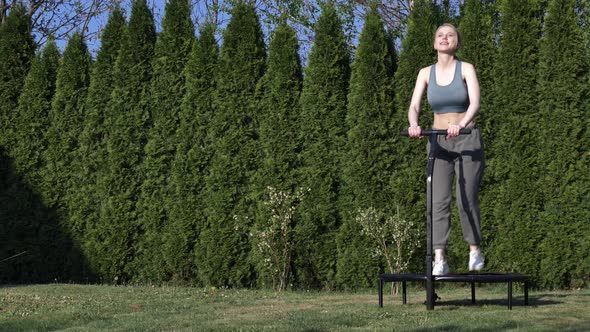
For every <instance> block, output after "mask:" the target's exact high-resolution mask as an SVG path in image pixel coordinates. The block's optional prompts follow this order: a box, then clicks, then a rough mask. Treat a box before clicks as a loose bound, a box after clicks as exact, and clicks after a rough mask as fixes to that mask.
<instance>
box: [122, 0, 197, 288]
mask: <svg viewBox="0 0 590 332" xmlns="http://www.w3.org/2000/svg"><path fill="white" fill-rule="evenodd" d="M190 13H191V8H190V2H189V1H187V0H173V1H168V2H167V3H166V7H165V12H164V19H163V21H162V32H161V33H159V34H158V38H157V41H156V48H155V55H154V60H153V79H152V82H151V93H150V99H149V100H150V104H149V113H150V122H151V124H150V125H151V127H150V129H149V131H148V135H147V136H148V141H147V144H146V146H145V159H144V160H143V164H142V165H141V173H142V174H143V176H144V179H143V182H142V185H141V195H140V198H139V201H138V213H139V215H140V216H141V232H140V234H138V238H137V243H136V244H135V252H136V253H137V255H136V257H135V261H134V263H133V269H134V270H136V272H135V274H136V278H141V279H146V280H157V281H162V280H165V279H168V278H170V277H171V275H172V274H173V273H175V269H174V268H172V269H168V268H167V264H166V261H167V260H168V257H167V256H168V255H170V260H174V258H173V257H175V256H177V255H179V254H180V253H176V252H169V251H165V250H162V249H163V248H164V246H165V245H172V243H173V242H174V241H175V239H173V238H170V237H166V234H167V232H171V231H172V230H173V229H174V221H172V220H170V219H169V218H168V215H169V213H170V207H171V205H172V204H173V202H174V196H173V188H172V184H171V182H170V174H171V166H172V160H173V158H174V153H175V150H176V146H177V135H176V131H177V129H178V125H179V120H178V119H179V118H178V113H179V112H180V105H181V103H182V97H183V94H184V84H185V76H184V75H183V69H184V66H185V64H186V62H187V58H188V54H189V53H190V51H191V45H192V41H193V39H194V28H193V24H192V22H191V17H190ZM178 138H180V137H178ZM166 238H167V239H168V242H169V243H167V244H165V239H166ZM171 242H172V243H171Z"/></svg>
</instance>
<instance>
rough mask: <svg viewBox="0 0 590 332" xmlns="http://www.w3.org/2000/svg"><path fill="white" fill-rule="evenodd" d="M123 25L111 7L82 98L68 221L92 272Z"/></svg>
mask: <svg viewBox="0 0 590 332" xmlns="http://www.w3.org/2000/svg"><path fill="white" fill-rule="evenodd" d="M126 30H127V22H126V19H125V15H124V13H123V11H122V9H121V8H119V7H115V8H114V9H113V10H112V11H111V13H110V15H109V19H108V22H107V24H106V26H105V28H104V30H103V34H102V39H101V47H100V50H99V51H98V54H97V55H96V61H95V62H94V64H93V66H92V71H91V74H90V85H89V87H88V96H87V97H86V102H85V105H86V115H85V117H84V121H83V128H82V132H81V134H80V137H79V144H80V146H79V148H78V150H77V151H76V155H77V157H76V162H75V170H76V172H79V174H80V176H78V177H77V178H76V181H77V183H76V187H77V188H78V190H76V193H75V197H73V198H72V199H71V200H70V206H69V208H70V218H72V220H73V223H75V224H79V225H81V227H83V231H82V236H83V243H82V246H83V248H82V250H83V251H84V253H85V256H86V258H87V259H88V261H89V265H90V266H91V268H92V269H93V270H95V271H99V270H100V268H99V267H98V263H97V262H96V261H97V257H96V256H95V255H96V253H95V252H94V250H95V249H96V248H97V246H100V245H101V243H99V242H100V241H101V239H100V238H99V236H98V234H100V227H101V225H100V213H101V207H102V204H103V202H104V201H105V200H106V199H105V197H106V195H107V194H108V191H107V188H105V186H104V181H102V179H104V176H105V172H106V165H107V163H106V162H107V155H108V151H107V139H108V129H107V125H106V123H107V122H108V121H109V120H110V118H111V116H112V113H111V112H110V111H111V108H109V107H108V104H109V101H110V97H111V93H112V91H113V88H114V81H115V80H114V68H115V62H116V60H117V57H118V55H119V50H120V48H121V44H122V43H123V39H124V38H125V36H126Z"/></svg>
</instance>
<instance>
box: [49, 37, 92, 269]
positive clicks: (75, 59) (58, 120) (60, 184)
mask: <svg viewBox="0 0 590 332" xmlns="http://www.w3.org/2000/svg"><path fill="white" fill-rule="evenodd" d="M90 61H91V60H90V53H89V52H88V47H87V46H86V43H85V42H84V38H83V35H82V33H80V32H76V33H74V34H73V35H72V36H71V37H70V39H69V40H68V44H67V45H66V48H65V50H64V54H63V58H62V62H61V64H60V66H59V70H58V72H57V80H56V83H55V95H54V97H53V101H52V105H51V111H50V112H49V127H48V129H47V132H46V133H45V139H46V141H47V143H46V144H47V148H46V149H45V150H44V151H43V162H44V164H43V168H42V169H41V170H40V178H41V181H42V182H41V183H42V188H41V189H40V191H41V194H42V196H43V200H44V203H45V204H46V206H47V207H49V208H51V209H52V210H53V211H54V212H55V213H56V215H55V216H54V217H55V219H56V220H57V221H58V222H59V223H60V225H61V227H62V229H63V230H64V232H65V234H66V235H67V236H68V237H69V238H70V239H71V240H72V241H73V243H74V245H75V248H78V246H79V244H80V229H79V228H78V226H79V225H76V224H74V223H73V222H72V220H71V219H70V211H69V210H68V207H69V205H68V200H69V199H70V197H71V196H72V195H73V194H74V193H75V191H76V189H77V188H76V187H75V179H76V178H77V177H78V176H79V174H76V172H75V171H74V169H73V164H74V161H75V160H76V149H77V148H78V137H79V135H80V132H81V130H82V122H83V117H84V109H85V108H84V101H85V99H86V94H87V90H88V84H89V70H90ZM65 255H66V257H68V258H67V260H68V262H69V263H68V264H71V268H72V269H74V270H72V273H74V275H72V277H73V278H78V277H82V275H84V274H86V272H87V271H79V270H76V269H77V267H78V266H80V265H79V263H80V262H81V261H80V260H81V259H82V258H81V257H80V252H79V250H78V249H76V250H71V251H70V252H67V253H65ZM68 268H69V267H68Z"/></svg>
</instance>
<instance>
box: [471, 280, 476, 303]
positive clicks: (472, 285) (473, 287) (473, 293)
mask: <svg viewBox="0 0 590 332" xmlns="http://www.w3.org/2000/svg"><path fill="white" fill-rule="evenodd" d="M471 304H475V283H474V282H471Z"/></svg>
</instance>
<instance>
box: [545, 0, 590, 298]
mask: <svg viewBox="0 0 590 332" xmlns="http://www.w3.org/2000/svg"><path fill="white" fill-rule="evenodd" d="M577 18H578V17H577V15H576V12H575V0H566V1H563V0H562V1H555V0H553V1H550V2H549V6H548V9H547V14H546V16H545V25H544V30H543V32H544V33H543V38H542V39H541V42H540V46H539V67H538V75H539V76H538V95H539V103H538V105H539V114H538V116H537V117H536V118H535V125H536V133H537V135H538V136H537V137H535V139H537V140H539V141H540V143H541V144H540V146H539V153H538V158H539V161H538V163H539V169H538V173H537V174H538V178H537V180H538V181H537V183H536V187H537V188H539V190H540V191H541V193H542V195H543V196H542V199H543V211H542V213H541V215H540V222H541V223H542V232H543V234H544V236H543V239H542V241H541V244H540V246H539V250H538V251H537V255H535V257H538V259H539V260H540V265H541V266H540V273H539V277H540V282H541V285H542V286H546V287H579V286H581V285H583V284H584V283H585V282H587V281H588V273H589V272H590V270H589V268H590V260H589V259H588V257H587V256H588V255H587V254H586V253H587V252H588V251H587V250H588V248H589V243H590V241H589V240H590V235H589V234H590V227H589V226H588V222H587V221H588V220H589V218H590V206H589V204H590V203H589V201H588V197H589V195H590V191H589V186H588V184H589V183H590V158H589V156H588V147H589V146H590V141H589V131H588V124H589V121H588V115H587V110H588V106H589V105H590V104H589V103H588V97H589V96H590V88H589V86H588V79H589V69H590V68H589V62H588V61H589V59H588V58H587V57H586V49H585V45H584V35H583V32H582V30H581V28H580V26H579V25H578V23H577ZM539 129H541V130H539Z"/></svg>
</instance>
